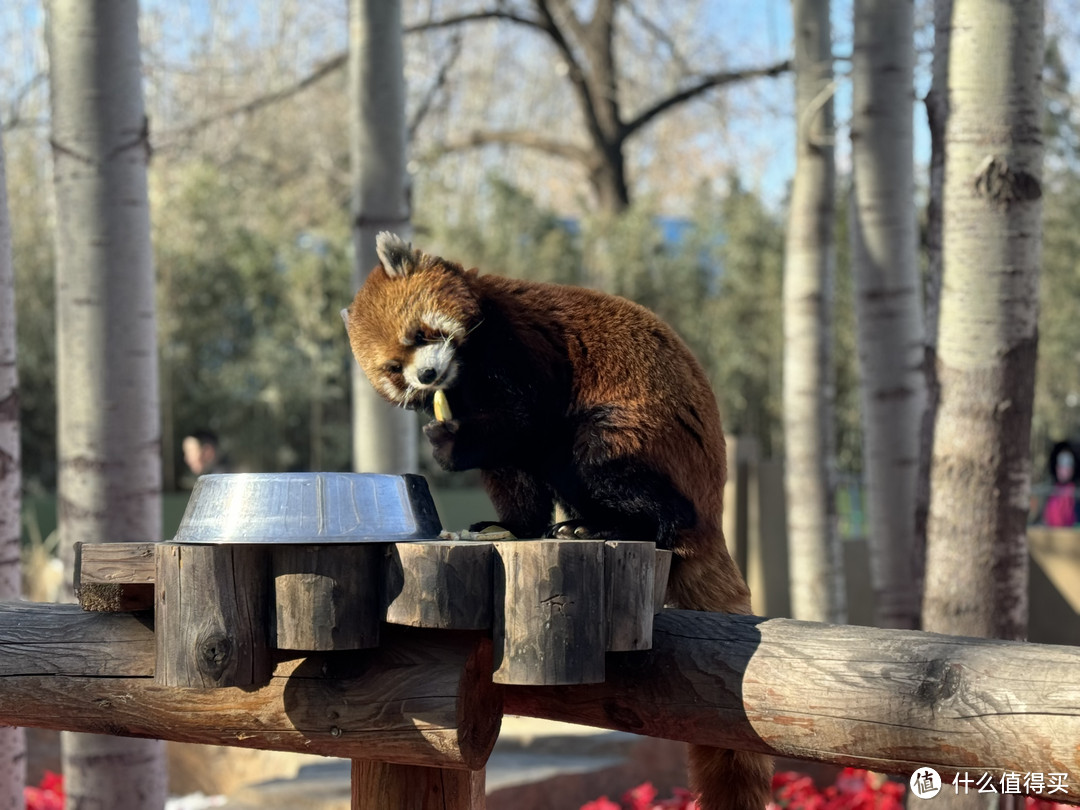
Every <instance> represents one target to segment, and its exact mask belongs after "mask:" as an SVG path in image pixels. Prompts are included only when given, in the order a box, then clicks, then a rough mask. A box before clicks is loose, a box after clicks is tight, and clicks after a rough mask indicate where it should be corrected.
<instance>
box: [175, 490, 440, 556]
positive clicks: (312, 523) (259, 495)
mask: <svg viewBox="0 0 1080 810" xmlns="http://www.w3.org/2000/svg"><path fill="white" fill-rule="evenodd" d="M441 530H442V525H441V524H440V522H439V515H438V513H437V512H436V511H435V504H434V502H433V501H432V500H431V493H430V492H429V491H428V485H427V481H426V480H425V479H424V478H423V477H421V476H419V475H377V474H374V473H240V474H234V475H204V476H202V477H201V478H200V479H199V480H198V481H196V482H195V488H194V489H193V490H192V492H191V500H189V501H188V506H187V511H186V512H184V517H183V519H182V520H181V521H180V528H179V529H177V531H176V538H175V541H174V542H177V543H395V542H400V541H403V540H425V539H431V538H435V537H438V536H439V532H440V531H441Z"/></svg>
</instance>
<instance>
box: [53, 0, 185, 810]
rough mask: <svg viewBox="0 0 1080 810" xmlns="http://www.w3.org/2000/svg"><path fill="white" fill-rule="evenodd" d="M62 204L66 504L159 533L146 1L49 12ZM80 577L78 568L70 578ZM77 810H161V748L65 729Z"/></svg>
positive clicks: (75, 513) (61, 467) (62, 483)
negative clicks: (144, 66) (143, 65)
mask: <svg viewBox="0 0 1080 810" xmlns="http://www.w3.org/2000/svg"><path fill="white" fill-rule="evenodd" d="M47 8H48V13H49V19H48V30H49V58H50V79H51V108H52V109H51V111H52V146H53V159H54V175H55V188H56V205H57V220H58V227H57V245H56V253H57V268H56V284H57V410H58V416H57V421H58V436H57V441H58V456H59V457H58V496H57V509H58V521H59V532H60V537H61V545H62V548H64V549H65V551H66V554H67V556H68V559H69V560H70V553H71V549H72V546H73V544H74V543H75V542H77V541H83V542H101V541H124V540H143V541H145V540H157V539H160V536H161V446H160V443H161V435H160V425H159V415H158V413H159V403H158V368H157V339H156V318H155V312H154V268H153V257H152V254H151V248H150V216H149V202H148V197H147V182H146V164H147V157H148V150H149V144H148V133H147V127H146V118H145V116H144V113H143V100H142V99H143V97H142V86H141V82H142V75H141V71H140V58H139V36H138V13H139V6H138V2H137V0H113V2H109V3H101V2H86V0H51V2H49V4H48V7H47ZM68 570H69V572H70V568H69V569H68ZM63 752H64V778H65V789H66V791H67V796H68V799H67V801H68V806H69V807H108V808H110V809H111V810H151V809H153V810H156V809H157V808H161V807H163V806H164V802H165V797H166V772H165V762H164V756H163V754H164V747H163V744H162V743H160V742H158V741H153V740H134V739H126V738H111V737H96V736H92V735H83V734H65V735H64V739H63Z"/></svg>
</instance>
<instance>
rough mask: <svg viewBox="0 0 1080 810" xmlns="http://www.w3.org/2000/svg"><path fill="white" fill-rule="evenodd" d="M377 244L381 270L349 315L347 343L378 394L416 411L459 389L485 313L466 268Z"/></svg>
mask: <svg viewBox="0 0 1080 810" xmlns="http://www.w3.org/2000/svg"><path fill="white" fill-rule="evenodd" d="M399 241H400V240H399ZM379 244H380V251H379V255H380V258H381V259H382V262H383V263H382V265H381V266H380V267H377V268H375V269H374V270H373V271H372V272H371V273H370V274H369V276H368V279H367V281H366V282H365V283H364V286H363V287H361V288H360V291H359V292H357V294H356V297H355V298H354V299H353V302H352V306H350V307H349V309H348V310H347V314H345V313H343V314H345V318H346V326H347V328H348V331H349V342H350V344H351V345H352V350H353V354H354V355H356V359H357V361H358V362H359V364H360V367H361V368H362V369H363V370H364V373H365V374H366V375H367V378H368V380H370V381H371V384H372V385H373V386H374V387H375V390H376V391H378V392H379V393H380V394H381V395H382V396H383V397H384V398H385V399H387V400H388V401H390V402H392V403H394V404H396V405H401V406H402V407H406V408H415V407H417V406H419V405H421V404H428V403H430V402H431V398H432V397H433V396H434V394H435V391H437V390H439V389H445V388H449V387H450V386H452V385H453V383H454V381H455V379H456V378H457V375H458V372H459V368H460V366H459V364H460V356H459V350H460V348H461V345H462V343H463V341H464V340H465V339H466V337H467V335H468V334H469V332H470V331H471V330H472V328H473V327H475V326H476V324H477V322H478V320H479V308H478V305H477V303H476V299H475V297H474V296H473V294H472V292H471V291H470V289H469V285H468V283H467V281H466V278H465V275H464V273H463V272H462V269H461V267H460V266H458V265H455V264H452V263H449V262H445V261H444V260H442V259H440V258H438V257H435V256H428V255H425V254H422V253H420V252H419V251H413V250H412V249H411V247H408V246H404V247H402V246H403V245H404V243H400V245H399V244H398V243H397V242H394V243H391V244H389V245H387V243H386V240H384V239H383V237H382V235H380V243H379ZM395 248H398V250H397V251H396V252H395V250H394V249H395Z"/></svg>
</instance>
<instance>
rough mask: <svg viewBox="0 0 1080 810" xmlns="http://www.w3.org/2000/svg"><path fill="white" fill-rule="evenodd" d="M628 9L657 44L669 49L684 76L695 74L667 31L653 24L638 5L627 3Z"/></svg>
mask: <svg viewBox="0 0 1080 810" xmlns="http://www.w3.org/2000/svg"><path fill="white" fill-rule="evenodd" d="M626 8H627V10H628V11H629V12H630V16H631V17H633V18H634V19H635V20H637V22H638V24H639V25H640V26H641V27H642V28H644V29H645V30H646V31H648V32H649V34H650V35H651V36H652V37H653V38H654V39H655V40H656V41H657V42H659V43H660V44H661V45H663V46H664V47H665V48H667V50H668V53H669V54H670V55H671V61H673V62H674V63H675V64H676V65H678V66H679V70H681V71H682V72H683V74H684V75H690V74H691V73H693V71H692V70H691V69H690V64H689V63H688V62H687V61H686V57H684V56H683V55H682V52H681V51H680V50H679V46H678V45H677V44H676V43H675V40H673V39H672V38H671V37H670V36H668V34H667V31H665V30H664V29H662V28H661V27H660V26H659V25H657V24H656V23H655V22H653V21H652V20H651V19H650V18H649V17H648V16H647V15H646V14H645V12H644V11H642V10H641V9H640V8H638V5H637V3H632V2H628V3H626Z"/></svg>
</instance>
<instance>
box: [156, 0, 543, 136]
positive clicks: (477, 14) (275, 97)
mask: <svg viewBox="0 0 1080 810" xmlns="http://www.w3.org/2000/svg"><path fill="white" fill-rule="evenodd" d="M484 20H504V21H507V22H512V23H517V24H519V25H525V26H528V27H530V28H536V29H539V30H541V31H544V32H545V33H548V32H547V29H546V28H545V27H544V25H543V24H542V23H541V22H540V21H539V20H535V19H530V18H529V17H525V16H523V15H521V14H516V13H514V12H512V11H505V10H502V9H490V10H486V11H474V12H470V13H467V14H457V15H453V16H450V17H444V18H442V19H438V20H428V21H427V22H423V23H416V24H415V25H408V26H405V27H404V28H403V29H402V33H405V34H416V33H423V32H424V31H433V30H436V29H440V28H451V27H454V26H457V25H462V24H465V23H472V22H482V21H484ZM346 61H347V54H346V53H345V52H344V51H342V52H341V53H339V54H335V55H334V56H332V57H330V58H329V59H327V60H326V61H325V62H323V63H322V64H320V65H319V66H318V67H316V68H315V70H313V71H312V72H311V73H309V74H308V75H307V76H304V77H303V78H301V79H300V80H299V81H297V82H296V83H295V84H291V85H289V86H287V87H282V88H280V89H278V90H275V91H273V92H271V93H267V94H266V95H261V96H256V97H255V98H252V99H249V100H247V101H245V102H243V103H242V104H237V105H235V106H232V107H226V108H225V109H223V110H218V111H217V112H214V113H211V114H209V115H205V116H203V117H202V118H199V119H197V120H195V121H192V122H191V123H189V124H185V125H184V126H182V127H178V128H176V129H171V130H167V131H165V132H164V133H162V134H163V136H164V137H165V138H166V139H167V140H168V141H170V142H167V143H165V144H163V145H158V146H156V147H155V149H157V150H159V151H163V150H168V149H169V148H171V147H173V146H175V143H173V142H171V141H172V140H173V139H179V138H183V137H186V136H190V135H193V134H195V133H196V132H199V131H200V130H203V129H206V128H207V127H209V126H211V125H213V124H215V123H217V122H218V121H223V120H225V119H227V118H233V117H235V116H237V115H249V114H251V113H254V112H257V111H259V110H261V109H262V108H264V107H269V106H271V105H273V104H276V103H278V102H279V101H284V100H285V99H288V98H292V97H293V96H295V95H298V94H299V93H301V92H303V91H304V90H306V89H307V88H309V87H311V86H312V85H313V84H317V83H318V82H320V81H321V80H322V79H324V78H326V77H327V76H329V75H330V74H331V73H334V72H336V71H338V70H341V69H342V68H343V67H345V63H346ZM449 68H450V65H449V64H448V65H446V66H444V68H443V69H442V70H440V73H439V76H440V80H439V82H437V84H440V83H445V73H446V72H447V71H448V70H449ZM426 113H427V110H424V111H423V114H424V115H426ZM419 117H422V115H419ZM416 124H417V125H418V121H417V122H416ZM410 129H412V128H410Z"/></svg>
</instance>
